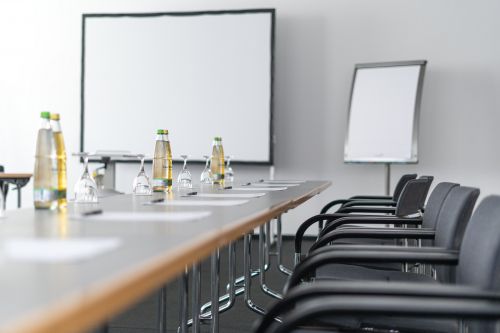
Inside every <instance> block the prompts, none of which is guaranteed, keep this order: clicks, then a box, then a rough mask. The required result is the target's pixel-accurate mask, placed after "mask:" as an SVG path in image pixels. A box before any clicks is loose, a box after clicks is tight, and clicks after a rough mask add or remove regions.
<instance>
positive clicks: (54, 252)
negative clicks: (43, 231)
mask: <svg viewBox="0 0 500 333" xmlns="http://www.w3.org/2000/svg"><path fill="white" fill-rule="evenodd" d="M120 245H121V240H120V239H118V238H71V239H34V238H15V239H10V240H7V241H6V242H5V243H4V244H3V246H2V247H1V252H2V253H3V254H4V255H5V256H6V257H7V258H8V259H9V260H17V261H35V262H44V263H58V262H72V261H81V260H88V259H91V258H94V257H96V256H98V255H101V254H103V253H106V252H109V251H111V250H114V249H116V248H118V247H119V246H120Z"/></svg>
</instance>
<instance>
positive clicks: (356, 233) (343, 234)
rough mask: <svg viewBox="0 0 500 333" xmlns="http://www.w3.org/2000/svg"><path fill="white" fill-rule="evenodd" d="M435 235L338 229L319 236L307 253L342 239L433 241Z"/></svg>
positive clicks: (414, 231) (426, 231)
mask: <svg viewBox="0 0 500 333" xmlns="http://www.w3.org/2000/svg"><path fill="white" fill-rule="evenodd" d="M435 235H436V232H435V231H434V230H433V229H403V228H401V229H389V228H340V229H337V230H333V231H330V232H328V233H327V234H325V235H323V236H321V237H320V238H319V239H318V240H317V241H316V242H315V243H314V244H313V245H312V246H311V247H310V248H309V252H311V251H314V250H316V249H318V248H320V247H323V246H325V245H327V244H328V243H331V242H333V241H335V240H337V239H342V238H374V239H380V238H383V239H402V238H411V239H434V236H435Z"/></svg>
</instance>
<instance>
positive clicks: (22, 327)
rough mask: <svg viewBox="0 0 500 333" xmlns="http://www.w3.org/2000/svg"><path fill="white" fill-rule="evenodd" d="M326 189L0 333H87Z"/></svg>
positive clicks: (211, 235)
mask: <svg viewBox="0 0 500 333" xmlns="http://www.w3.org/2000/svg"><path fill="white" fill-rule="evenodd" d="M329 186H330V182H328V183H326V184H323V185H322V186H318V187H317V188H315V189H313V190H311V191H310V192H308V193H306V194H304V195H301V196H300V197H299V198H298V199H296V200H289V201H286V202H283V203H281V204H279V205H276V206H274V207H271V208H270V209H268V210H266V211H263V212H258V213H256V214H254V215H251V216H249V217H247V218H244V219H242V220H239V221H236V222H235V223H234V224H233V225H231V226H229V227H225V228H221V229H219V230H215V231H214V232H211V233H209V234H205V235H204V236H203V237H199V238H196V239H193V241H191V242H189V243H188V244H186V245H184V246H182V247H181V248H180V249H179V252H184V253H183V254H182V255H179V256H172V253H168V254H162V255H160V256H157V257H155V258H152V259H151V260H148V261H147V262H145V263H144V265H142V266H143V267H139V268H138V267H137V266H135V267H134V268H133V269H131V271H130V272H127V271H125V272H119V274H120V275H121V276H122V278H120V279H117V278H116V275H115V276H113V277H111V278H110V279H109V280H108V281H103V282H102V283H101V284H99V285H97V286H95V287H92V288H90V289H89V290H88V292H87V294H86V295H84V296H82V295H81V294H80V293H78V294H74V295H72V296H69V297H66V298H65V299H64V300H61V301H60V302H57V303H55V304H53V305H51V306H49V307H46V308H44V309H43V310H41V311H40V310H38V311H36V312H34V313H32V314H30V315H27V316H25V317H24V318H23V320H22V322H19V321H15V322H13V323H12V324H7V325H5V326H4V329H2V331H1V332H9V333H28V332H29V333H68V332H82V331H84V330H88V329H92V328H94V326H95V325H96V323H100V322H105V321H106V320H108V319H110V318H111V317H112V316H114V315H116V314H117V313H119V312H120V311H123V310H125V309H126V308H127V307H128V306H130V305H132V304H134V302H136V301H137V300H139V299H140V298H142V297H145V296H147V295H148V294H150V293H151V292H153V291H155V290H157V289H159V288H160V287H161V286H163V285H164V284H166V283H168V282H169V281H171V280H172V279H173V278H175V277H177V276H178V275H179V274H180V273H181V272H182V271H183V270H184V268H185V266H186V262H188V264H187V266H188V267H189V265H190V264H193V263H195V262H197V261H202V260H203V259H205V258H207V257H208V256H209V255H210V254H211V253H212V252H213V251H214V250H215V249H217V248H219V247H222V246H225V245H228V244H229V242H231V241H234V240H237V239H239V238H240V237H242V236H243V235H244V234H245V233H248V232H250V231H252V230H254V229H255V228H256V227H258V226H259V225H261V224H263V223H265V222H267V221H269V220H271V219H273V218H275V217H277V216H278V215H280V214H282V213H283V212H286V211H287V210H289V209H290V208H293V207H296V206H297V205H298V204H300V203H302V202H304V201H306V200H308V199H310V198H312V197H313V196H315V195H317V194H318V193H320V192H322V191H323V190H324V189H326V188H327V187H329ZM297 202H299V203H298V204H297ZM193 254H196V260H194V259H193ZM117 274H118V273H117Z"/></svg>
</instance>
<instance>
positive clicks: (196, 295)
mask: <svg viewBox="0 0 500 333" xmlns="http://www.w3.org/2000/svg"><path fill="white" fill-rule="evenodd" d="M200 269H201V265H200V264H199V263H196V264H194V265H193V304H192V311H193V319H192V320H191V323H190V322H189V321H188V323H187V324H188V325H189V324H192V326H193V329H192V332H193V333H199V332H200V306H201V271H200Z"/></svg>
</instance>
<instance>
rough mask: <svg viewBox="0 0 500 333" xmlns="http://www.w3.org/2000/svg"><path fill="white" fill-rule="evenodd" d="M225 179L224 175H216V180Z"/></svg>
mask: <svg viewBox="0 0 500 333" xmlns="http://www.w3.org/2000/svg"><path fill="white" fill-rule="evenodd" d="M223 179H224V174H223V173H215V174H214V180H223Z"/></svg>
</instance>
